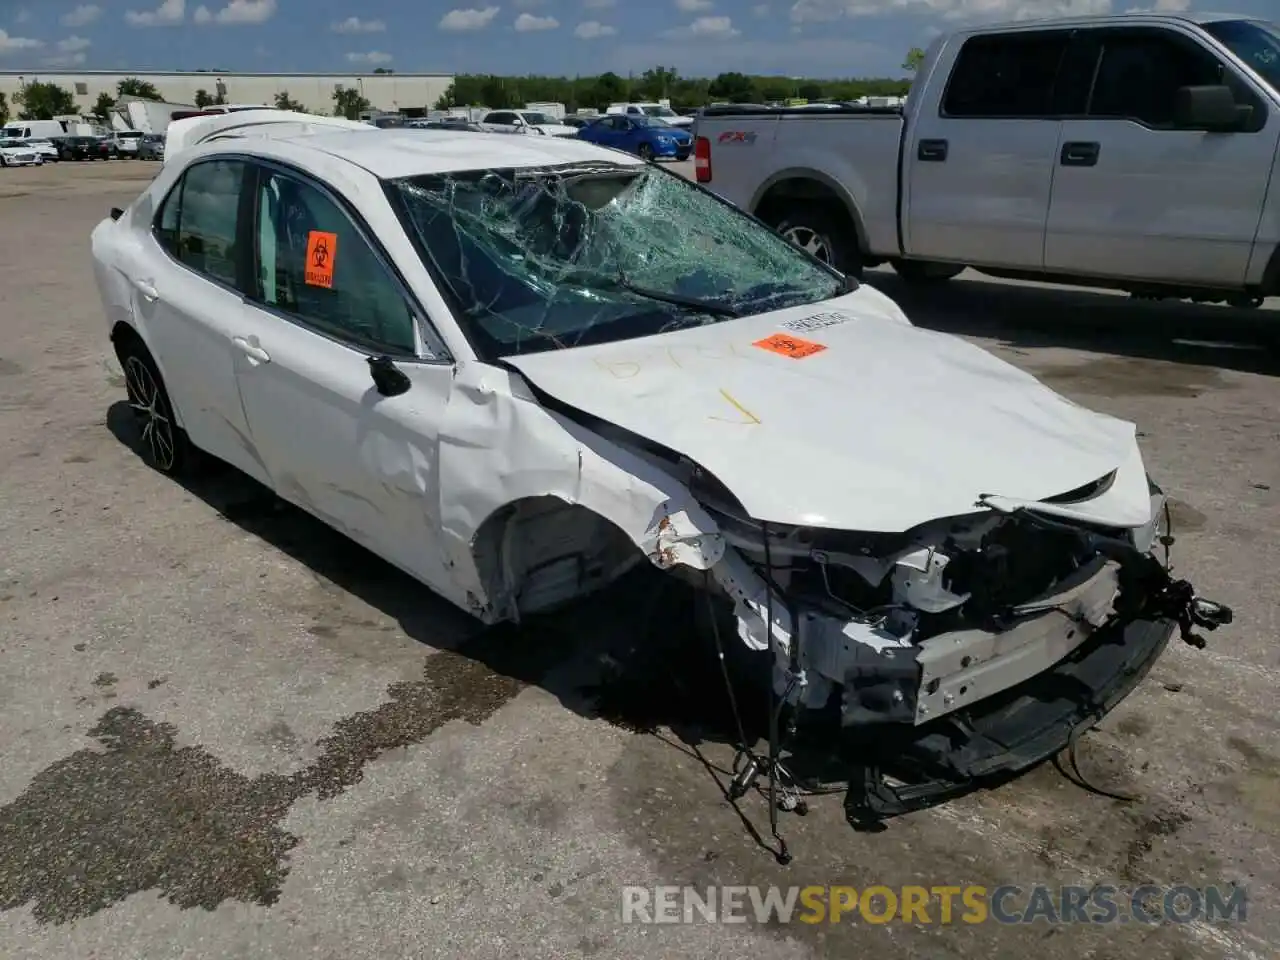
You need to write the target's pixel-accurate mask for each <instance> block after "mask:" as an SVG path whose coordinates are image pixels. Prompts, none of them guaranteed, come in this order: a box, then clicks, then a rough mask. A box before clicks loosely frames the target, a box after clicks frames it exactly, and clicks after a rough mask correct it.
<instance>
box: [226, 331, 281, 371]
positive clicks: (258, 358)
mask: <svg viewBox="0 0 1280 960" xmlns="http://www.w3.org/2000/svg"><path fill="white" fill-rule="evenodd" d="M231 342H232V343H234V344H235V345H236V346H237V347H239V348H240V352H241V353H243V354H244V355H245V356H246V357H248V358H249V362H250V363H253V364H254V365H257V364H259V363H270V362H271V354H269V353H267V351H265V350H263V349H262V348H261V347H260V346H258V345H257V344H256V343H250V342H249V341H248V340H246V339H245V338H244V337H232V338H231Z"/></svg>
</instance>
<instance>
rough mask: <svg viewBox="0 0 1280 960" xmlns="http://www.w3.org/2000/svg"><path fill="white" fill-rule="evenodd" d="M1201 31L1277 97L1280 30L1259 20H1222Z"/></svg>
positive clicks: (1279, 79) (1279, 71) (1272, 24)
mask: <svg viewBox="0 0 1280 960" xmlns="http://www.w3.org/2000/svg"><path fill="white" fill-rule="evenodd" d="M1204 29H1205V30H1206V31H1207V32H1208V33H1210V34H1212V35H1213V36H1215V37H1217V38H1218V40H1220V41H1221V42H1222V44H1223V45H1224V46H1225V47H1226V48H1227V49H1228V50H1230V51H1231V52H1232V53H1234V54H1235V55H1236V56H1237V57H1239V58H1240V59H1241V60H1243V61H1244V62H1245V63H1247V64H1248V65H1249V66H1250V67H1252V68H1253V69H1254V72H1256V73H1257V74H1258V76H1260V77H1262V79H1263V80H1265V81H1266V82H1267V83H1268V84H1270V85H1271V88H1272V89H1273V90H1275V91H1276V92H1277V93H1280V26H1277V25H1276V24H1274V23H1267V22H1265V21H1262V20H1221V21H1218V22H1217V23H1206V24H1205V25H1204Z"/></svg>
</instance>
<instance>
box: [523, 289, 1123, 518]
mask: <svg viewBox="0 0 1280 960" xmlns="http://www.w3.org/2000/svg"><path fill="white" fill-rule="evenodd" d="M886 303H887V301H885V300H884V298H883V297H881V296H880V295H878V294H876V293H875V292H874V291H871V290H868V289H867V288H865V287H864V288H862V289H860V290H858V291H855V292H854V293H851V294H849V295H847V296H843V297H840V298H837V299H835V300H830V301H827V302H825V303H821V304H814V305H809V306H805V307H798V308H792V309H788V310H782V311H777V312H773V313H767V314H761V315H759V316H754V317H747V318H743V319H739V320H726V321H724V322H721V323H714V324H708V325H705V326H701V327H697V328H692V329H686V330H680V331H675V332H671V333H665V334H660V335H658V336H653V337H646V338H643V339H638V340H629V341H623V342H619V343H611V344H604V345H599V346H586V347H577V348H573V349H568V350H554V351H548V352H545V353H537V354H529V355H524V356H515V357H510V358H508V362H509V363H510V364H511V366H513V367H515V368H516V369H518V370H519V371H520V373H521V374H523V375H524V376H525V377H526V378H527V379H528V380H529V381H530V382H531V383H532V384H533V385H534V386H536V387H537V388H538V389H539V390H541V391H543V392H545V393H546V394H548V395H550V396H551V397H554V398H555V399H556V400H558V401H560V402H561V403H563V404H566V405H568V406H569V407H572V408H576V409H578V410H581V411H583V412H585V413H587V414H590V415H592V416H594V417H598V418H601V419H603V420H606V421H609V422H611V423H614V424H616V425H617V426H619V427H622V428H624V429H626V430H628V431H630V432H631V433H633V434H636V435H638V436H640V437H644V438H647V439H648V440H651V441H653V442H656V443H659V444H662V445H663V446H665V447H668V448H670V449H672V450H675V451H678V452H679V453H682V454H684V455H685V456H687V457H689V458H690V459H691V460H693V461H694V462H696V463H698V464H699V465H701V466H702V467H703V468H704V469H705V470H707V471H709V472H710V473H711V474H713V475H714V476H715V477H716V478H717V479H718V480H719V481H720V482H721V483H723V484H724V485H725V486H726V487H727V488H728V489H729V490H731V491H732V492H733V494H734V495H735V496H736V497H737V498H738V500H739V501H740V502H741V503H742V505H743V507H745V508H746V510H747V512H748V513H750V514H751V516H753V517H755V518H757V519H760V520H767V521H770V522H776V523H786V524H799V525H810V526H820V527H827V528H834V529H846V530H865V531H877V532H881V531H883V532H890V531H902V530H907V529H910V528H911V527H914V526H916V525H918V524H920V523H924V522H926V521H928V520H933V519H937V518H940V517H948V516H956V515H960V514H965V513H972V512H975V511H976V510H978V509H981V508H980V505H979V504H978V502H977V501H978V499H979V497H981V496H982V495H983V494H992V495H996V496H1000V497H1006V498H1011V499H1015V500H1022V501H1038V500H1043V499H1045V498H1048V497H1054V496H1057V495H1060V494H1063V493H1066V492H1068V491H1070V490H1074V489H1076V488H1077V487H1081V486H1084V485H1085V484H1088V483H1090V482H1092V481H1094V480H1097V479H1099V478H1101V477H1103V476H1105V475H1107V474H1109V473H1110V472H1112V471H1113V470H1116V469H1117V468H1119V467H1121V466H1122V465H1123V464H1125V463H1126V462H1127V461H1131V460H1132V457H1133V455H1134V451H1135V449H1136V447H1135V445H1136V439H1135V428H1134V425H1133V424H1131V423H1128V422H1125V421H1122V420H1117V419H1115V418H1113V417H1109V416H1106V415H1104V414H1099V413H1095V412H1093V411H1090V410H1087V409H1085V408H1083V407H1081V406H1078V405H1077V404H1075V403H1073V402H1071V401H1070V400H1067V399H1066V398H1065V397H1062V396H1060V395H1059V394H1057V393H1055V392H1054V391H1052V390H1050V389H1049V388H1048V387H1046V386H1044V385H1043V384H1041V383H1040V382H1039V381H1037V380H1036V379H1035V378H1034V377H1032V376H1031V375H1029V374H1027V373H1024V372H1022V371H1021V370H1019V369H1018V368H1017V367H1015V366H1013V365H1011V364H1008V363H1006V362H1004V361H1003V360H1000V359H998V358H996V357H995V356H993V355H991V354H989V353H987V352H986V351H984V350H982V349H980V348H979V347H976V346H974V345H972V344H970V343H968V342H966V341H964V340H962V339H960V338H959V337H954V336H951V335H948V334H942V333H937V332H934V331H930V330H924V329H921V328H919V327H914V326H911V325H909V324H906V323H903V322H901V321H900V320H898V319H895V318H894V317H892V316H891V315H890V314H889V313H888V312H887V310H886V307H885V304H886ZM770 337H778V338H791V339H793V340H798V341H801V342H800V343H798V344H796V346H798V347H799V349H798V350H792V351H791V352H792V353H793V354H794V355H788V353H787V351H788V346H787V344H785V343H782V342H781V341H780V340H774V341H768V338H770ZM761 342H764V343H763V345H757V343H761ZM806 343H807V344H812V345H814V346H805V344H806Z"/></svg>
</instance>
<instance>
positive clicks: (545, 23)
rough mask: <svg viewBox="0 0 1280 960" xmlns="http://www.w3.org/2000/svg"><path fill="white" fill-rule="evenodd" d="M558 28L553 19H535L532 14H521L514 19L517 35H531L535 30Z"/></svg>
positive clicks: (558, 23) (557, 22)
mask: <svg viewBox="0 0 1280 960" xmlns="http://www.w3.org/2000/svg"><path fill="white" fill-rule="evenodd" d="M558 26H560V21H559V20H557V19H556V18H555V17H535V16H534V15H533V14H532V13H522V14H520V16H518V17H516V22H515V28H516V31H517V32H518V33H531V32H533V31H535V30H554V29H555V28H556V27H558Z"/></svg>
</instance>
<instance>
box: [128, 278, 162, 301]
mask: <svg viewBox="0 0 1280 960" xmlns="http://www.w3.org/2000/svg"><path fill="white" fill-rule="evenodd" d="M133 285H134V287H136V288H137V291H138V293H139V294H141V296H142V299H143V300H145V301H147V303H155V302H156V301H157V300H159V299H160V291H158V290H157V289H156V287H155V284H153V283H152V282H151V281H150V280H135V281H133Z"/></svg>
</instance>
